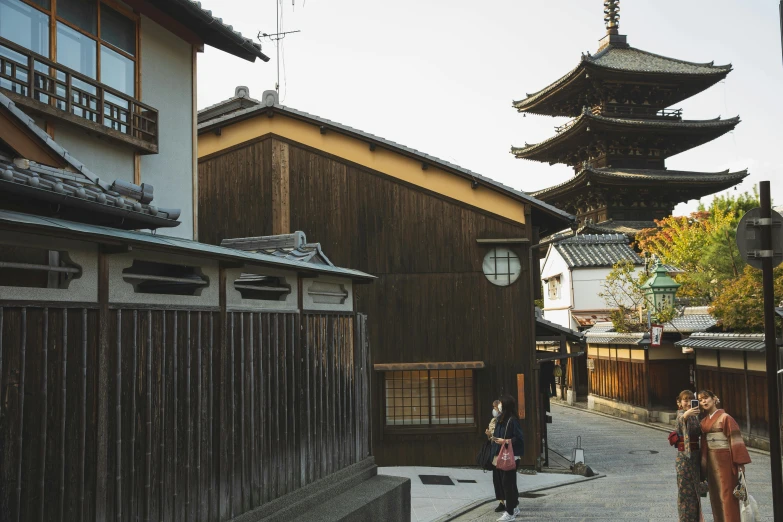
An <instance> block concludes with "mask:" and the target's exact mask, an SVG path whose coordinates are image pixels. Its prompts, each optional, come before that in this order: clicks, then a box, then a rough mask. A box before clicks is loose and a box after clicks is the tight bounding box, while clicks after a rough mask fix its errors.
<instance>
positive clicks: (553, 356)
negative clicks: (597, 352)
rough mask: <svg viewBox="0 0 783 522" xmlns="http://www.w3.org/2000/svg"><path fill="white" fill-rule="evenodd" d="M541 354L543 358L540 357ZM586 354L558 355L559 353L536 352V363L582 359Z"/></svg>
mask: <svg viewBox="0 0 783 522" xmlns="http://www.w3.org/2000/svg"><path fill="white" fill-rule="evenodd" d="M539 354H541V355H542V357H538V355H539ZM584 354H585V352H575V353H557V352H536V356H537V357H536V361H537V362H540V363H541V362H547V361H559V360H561V359H572V358H574V357H581V356H583V355H584Z"/></svg>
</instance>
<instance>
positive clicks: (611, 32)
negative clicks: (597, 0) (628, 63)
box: [598, 0, 628, 52]
mask: <svg viewBox="0 0 783 522" xmlns="http://www.w3.org/2000/svg"><path fill="white" fill-rule="evenodd" d="M604 23H605V24H606V36H604V37H603V38H601V40H599V42H598V52H601V51H603V50H604V49H606V48H607V47H609V46H610V45H612V46H616V47H628V41H627V39H626V37H625V35H623V34H620V0H605V1H604Z"/></svg>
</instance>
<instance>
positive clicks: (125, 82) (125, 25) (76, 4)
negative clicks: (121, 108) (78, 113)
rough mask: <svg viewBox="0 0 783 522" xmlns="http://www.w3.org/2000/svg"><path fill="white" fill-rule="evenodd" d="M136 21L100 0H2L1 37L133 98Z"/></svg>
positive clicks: (0, 14) (129, 14)
mask: <svg viewBox="0 0 783 522" xmlns="http://www.w3.org/2000/svg"><path fill="white" fill-rule="evenodd" d="M52 21H54V23H52ZM137 24H138V17H137V16H136V15H134V14H133V13H130V12H128V11H127V10H125V9H123V8H121V7H120V6H118V5H116V4H114V3H107V2H101V1H98V0H57V1H56V2H52V1H50V0H0V37H2V38H5V39H7V40H10V41H12V42H14V43H16V44H18V45H21V46H23V47H26V48H27V49H30V50H31V51H33V52H35V53H38V54H40V55H42V56H44V57H46V58H50V59H52V60H55V61H56V62H58V63H60V64H62V65H64V66H66V67H68V68H70V69H73V70H75V71H77V72H79V73H81V74H83V75H85V76H87V77H89V78H92V79H94V80H97V81H99V82H101V83H103V84H105V85H107V86H109V87H111V88H113V89H116V90H117V91H120V92H122V93H123V94H127V95H128V96H136V74H137V70H138V67H137V61H138V39H137V36H136V35H137ZM87 88H88V90H89V86H88V87H87Z"/></svg>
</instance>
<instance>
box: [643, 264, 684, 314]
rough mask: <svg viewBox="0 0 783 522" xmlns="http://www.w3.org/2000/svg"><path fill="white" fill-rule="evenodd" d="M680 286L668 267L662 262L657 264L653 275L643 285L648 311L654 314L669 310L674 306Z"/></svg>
mask: <svg viewBox="0 0 783 522" xmlns="http://www.w3.org/2000/svg"><path fill="white" fill-rule="evenodd" d="M678 288H680V284H679V283H678V282H677V281H675V280H674V279H672V278H671V276H670V275H669V272H668V271H667V270H666V267H664V266H663V265H661V262H660V261H656V262H655V267H653V275H652V276H651V277H650V279H648V280H647V281H646V282H645V283H644V284H643V285H642V290H644V295H645V297H646V298H647V309H648V310H650V311H651V312H652V313H656V312H662V311H664V310H669V309H671V308H672V307H673V306H674V296H675V295H676V294H677V289H678Z"/></svg>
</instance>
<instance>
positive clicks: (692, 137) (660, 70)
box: [511, 0, 748, 234]
mask: <svg viewBox="0 0 783 522" xmlns="http://www.w3.org/2000/svg"><path fill="white" fill-rule="evenodd" d="M608 4H611V5H609V6H608V7H607V8H606V10H605V11H604V13H603V14H604V15H605V17H604V20H605V21H606V29H607V32H606V35H605V36H604V37H603V38H602V39H601V41H600V44H599V48H598V51H597V52H596V53H595V54H591V53H589V52H588V53H587V54H584V53H583V54H582V57H581V60H580V61H579V63H578V64H577V66H576V67H575V68H573V69H572V70H571V71H570V72H569V73H567V74H566V75H565V76H563V77H562V78H560V79H558V80H557V81H555V82H553V83H552V84H550V85H549V86H547V87H545V88H543V89H541V90H539V91H537V92H534V93H532V94H528V95H527V96H526V97H525V98H524V99H522V100H519V101H515V102H514V107H515V108H516V109H517V111H519V112H521V113H523V114H540V115H546V116H560V117H569V118H573V119H572V120H570V121H568V122H567V123H565V124H563V125H560V126H558V127H556V129H555V131H556V134H555V135H554V136H552V137H551V138H549V139H547V140H544V141H542V142H540V143H535V144H527V143H526V144H525V145H524V146H521V147H512V149H511V152H512V154H514V155H515V156H516V157H517V158H521V159H526V160H531V161H538V162H544V163H549V164H555V163H563V164H565V165H569V166H571V167H573V169H574V177H573V178H571V179H570V180H568V181H566V182H565V183H561V184H559V185H555V186H553V187H548V188H546V189H543V190H539V191H537V192H533V193H532V195H534V196H535V197H537V198H539V199H541V200H543V201H546V202H547V203H550V204H552V205H554V206H556V207H557V208H561V209H563V210H566V211H567V212H570V213H572V214H576V215H577V216H578V218H579V220H580V222H581V223H582V224H583V225H591V228H590V230H591V231H592V232H593V233H627V234H633V233H634V232H637V231H639V230H641V229H643V228H652V227H654V226H655V224H654V220H655V219H662V218H664V217H666V216H669V215H671V213H672V210H673V209H674V207H675V205H677V204H678V203H680V202H683V201H688V200H691V199H698V198H700V197H702V196H706V195H708V194H713V193H715V192H718V191H720V190H724V189H726V188H729V187H731V186H733V185H736V184H737V183H739V182H740V181H742V180H743V179H744V178H745V177H746V176H747V175H748V173H747V171H745V170H743V171H738V172H729V171H728V170H726V171H723V172H684V171H674V170H668V169H667V168H666V166H665V162H666V159H667V158H669V157H671V156H674V155H676V154H679V153H681V152H684V151H687V150H689V149H691V148H694V147H697V146H699V145H702V144H704V143H707V142H709V141H712V140H714V139H716V138H718V137H720V136H722V135H724V134H726V133H727V132H729V131H731V130H732V129H734V127H736V125H737V124H738V123H739V121H740V120H739V117H734V118H729V119H725V120H722V119H720V118H716V119H710V120H685V119H683V117H682V110H681V109H671V108H670V107H672V106H674V105H675V104H678V103H680V102H682V101H684V100H686V99H688V98H690V97H691V96H694V95H696V94H698V93H700V92H701V91H703V90H705V89H707V88H708V87H710V86H712V85H714V84H716V83H717V82H719V81H721V80H723V79H725V78H726V76H727V75H728V74H729V72H731V65H713V63H712V62H710V63H692V62H686V61H683V60H679V59H676V58H669V57H666V56H661V55H658V54H653V53H650V52H647V51H644V50H641V49H637V48H634V47H631V46H630V45H629V43H628V40H627V38H626V36H625V35H621V34H619V29H620V15H619V11H620V1H619V0H612V1H611V2H609V3H608ZM596 7H598V3H596ZM596 14H599V11H597V12H596Z"/></svg>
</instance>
